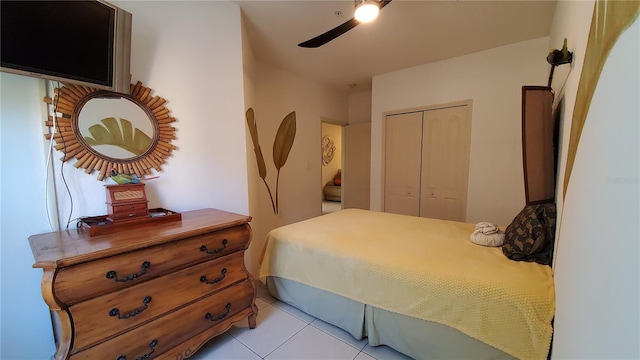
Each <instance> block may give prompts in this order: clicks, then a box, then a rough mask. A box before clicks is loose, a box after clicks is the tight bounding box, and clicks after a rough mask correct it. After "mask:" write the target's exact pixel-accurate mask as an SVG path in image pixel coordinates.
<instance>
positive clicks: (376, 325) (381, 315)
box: [266, 276, 514, 359]
mask: <svg viewBox="0 0 640 360" xmlns="http://www.w3.org/2000/svg"><path fill="white" fill-rule="evenodd" d="M266 281H267V288H268V289H269V293H270V294H271V295H272V296H274V297H275V298H277V299H279V300H281V301H283V302H285V303H287V304H289V305H292V306H294V307H296V308H298V309H300V310H302V311H304V312H306V313H307V314H309V315H312V316H314V317H316V318H318V319H320V320H322V321H324V322H326V323H329V324H332V325H334V326H337V327H339V328H341V329H343V330H345V331H347V332H348V333H350V334H351V335H352V336H353V337H354V338H356V339H363V338H367V340H368V342H369V344H370V345H371V346H378V345H387V346H389V347H391V348H393V349H395V350H397V351H399V352H401V353H403V354H405V355H407V356H410V357H412V358H414V359H514V357H512V356H511V355H508V354H506V353H504V352H502V351H500V350H498V349H496V348H494V347H492V346H490V345H487V344H485V343H483V342H481V341H479V340H476V339H474V338H472V337H470V336H467V335H465V334H464V333H462V332H460V331H458V330H456V329H453V328H451V327H448V326H446V325H441V324H438V323H435V322H431V321H426V320H420V319H417V318H413V317H409V316H406V315H401V314H396V313H393V312H390V311H386V310H382V309H379V308H376V307H373V306H370V305H366V304H363V303H360V302H357V301H354V300H351V299H348V298H346V297H343V296H340V295H336V294H333V293H330V292H327V291H324V290H320V289H316V288H314V287H311V286H307V285H304V284H301V283H299V282H296V281H293V280H288V279H284V278H280V277H273V276H269V277H267V278H266Z"/></svg>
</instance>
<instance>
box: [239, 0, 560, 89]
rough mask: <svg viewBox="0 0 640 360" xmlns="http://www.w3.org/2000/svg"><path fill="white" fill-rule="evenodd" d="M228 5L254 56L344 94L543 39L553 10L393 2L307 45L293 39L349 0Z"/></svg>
mask: <svg viewBox="0 0 640 360" xmlns="http://www.w3.org/2000/svg"><path fill="white" fill-rule="evenodd" d="M235 2H236V3H237V4H238V5H239V6H240V8H241V9H242V14H243V15H242V16H243V24H244V26H245V29H246V31H247V35H248V38H249V42H250V44H251V47H252V49H253V52H254V56H255V58H257V59H258V60H260V61H262V62H265V63H268V64H271V65H275V66H277V67H280V68H284V69H286V70H288V71H290V72H292V73H295V74H298V75H302V76H305V77H307V78H310V79H312V80H315V81H317V82H320V83H324V84H326V85H329V86H333V87H334V88H335V89H336V91H344V92H345V93H353V92H360V91H363V90H367V89H371V78H372V77H373V76H375V75H379V74H383V73H387V72H390V71H394V70H399V69H404V68H408V67H411V66H416V65H420V64H426V63H430V62H434V61H438V60H442V59H447V58H451V57H455V56H460V55H465V54H469V53H473V52H477V51H482V50H486V49H490V48H494V47H498V46H502V45H506V44H510V43H515V42H520V41H524V40H529V39H534V38H539V37H543V36H548V35H549V32H550V28H551V21H552V18H553V12H554V9H555V0H553V1H552V0H534V1H523V0H498V1H478V0H458V1H455V0H446V1H435V0H422V1H417V0H413V1H410V0H393V1H392V2H391V3H390V4H388V5H387V6H386V7H385V8H384V9H382V10H381V11H380V15H379V16H378V18H377V19H376V20H375V21H373V22H372V23H368V24H360V25H358V26H356V27H355V28H353V29H352V30H351V31H349V32H347V33H346V34H344V35H342V36H340V37H338V38H337V39H335V40H333V41H331V42H329V43H327V44H326V45H324V46H321V47H319V48H315V49H306V48H300V47H298V46H297V44H299V43H301V42H303V41H305V40H308V39H310V38H312V37H315V36H317V35H319V34H321V33H323V32H325V31H327V30H329V29H332V28H334V27H335V26H338V25H340V24H342V23H344V22H346V21H348V20H349V19H350V18H352V17H353V11H354V2H353V0H343V1H318V0H294V1H269V0H262V1H243V0H238V1H235ZM540 56H541V57H545V56H546V54H540ZM506 60H508V59H505V61H506ZM354 84H355V85H354Z"/></svg>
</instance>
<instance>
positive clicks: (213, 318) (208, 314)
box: [204, 303, 231, 321]
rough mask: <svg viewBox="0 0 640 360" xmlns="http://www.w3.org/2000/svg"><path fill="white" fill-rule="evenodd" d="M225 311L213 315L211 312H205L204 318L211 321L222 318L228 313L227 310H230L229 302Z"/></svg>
mask: <svg viewBox="0 0 640 360" xmlns="http://www.w3.org/2000/svg"><path fill="white" fill-rule="evenodd" d="M226 308H227V312H225V313H224V314H220V315H218V316H215V317H214V316H213V315H211V313H207V314H206V315H205V316H204V318H205V319H207V320H211V321H220V320H222V319H224V317H225V316H227V315H228V314H229V311H231V303H227V306H226Z"/></svg>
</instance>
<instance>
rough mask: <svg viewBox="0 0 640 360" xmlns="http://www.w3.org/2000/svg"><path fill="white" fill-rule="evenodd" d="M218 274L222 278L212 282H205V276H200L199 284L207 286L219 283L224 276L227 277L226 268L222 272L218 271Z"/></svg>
mask: <svg viewBox="0 0 640 360" xmlns="http://www.w3.org/2000/svg"><path fill="white" fill-rule="evenodd" d="M220 274H222V276H219V277H217V278H215V279H213V280H207V277H206V276H205V275H202V276H200V282H203V283H206V284H209V285H213V284H217V283H219V282H220V281H222V279H224V278H225V276H227V268H224V269H222V271H220Z"/></svg>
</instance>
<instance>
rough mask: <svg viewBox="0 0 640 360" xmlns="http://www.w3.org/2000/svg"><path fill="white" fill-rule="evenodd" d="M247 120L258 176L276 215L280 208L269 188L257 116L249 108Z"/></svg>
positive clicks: (246, 115)
mask: <svg viewBox="0 0 640 360" xmlns="http://www.w3.org/2000/svg"><path fill="white" fill-rule="evenodd" d="M245 117H246V118H247V126H248V127H249V134H250V135H251V141H252V142H253V152H254V153H255V154H256V162H257V163H258V175H259V176H260V178H261V179H262V182H263V183H264V185H265V186H266V187H267V192H269V199H270V200H271V207H272V208H273V212H274V214H277V213H278V208H277V207H276V204H275V203H274V202H273V195H272V194H271V188H269V184H268V183H267V165H266V164H265V162H264V157H263V156H262V150H261V149H260V144H259V142H258V126H257V125H256V120H255V114H254V113H253V109H252V108H249V109H248V110H247V112H246V114H245Z"/></svg>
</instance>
